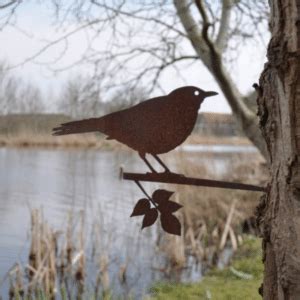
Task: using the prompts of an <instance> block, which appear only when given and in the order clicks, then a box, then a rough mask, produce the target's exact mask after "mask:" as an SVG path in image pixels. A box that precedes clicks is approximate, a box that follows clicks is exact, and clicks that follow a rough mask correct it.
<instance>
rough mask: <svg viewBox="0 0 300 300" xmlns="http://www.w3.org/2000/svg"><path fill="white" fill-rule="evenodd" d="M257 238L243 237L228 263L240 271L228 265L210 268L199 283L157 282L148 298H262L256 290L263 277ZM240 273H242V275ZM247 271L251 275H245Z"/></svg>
mask: <svg viewBox="0 0 300 300" xmlns="http://www.w3.org/2000/svg"><path fill="white" fill-rule="evenodd" d="M261 255H262V254H261V241H260V239H257V238H247V240H246V241H245V242H244V244H243V245H242V246H241V247H240V249H239V250H238V251H237V253H236V254H235V255H234V258H233V261H232V264H231V266H230V267H233V268H234V270H236V271H238V272H241V273H242V275H241V276H238V275H235V274H234V273H236V272H233V271H232V269H230V267H227V268H225V269H224V270H217V269H214V270H212V271H210V272H209V273H208V274H207V275H206V276H205V277H204V279H203V280H202V281H201V282H199V283H193V284H170V283H169V284H165V283H158V284H156V285H155V286H153V288H152V289H151V298H150V299H151V300H174V299H186V300H193V299H195V300H196V299H197V300H199V299H216V300H219V299H220V300H239V299H243V300H248V299H249V300H256V299H262V298H261V296H260V295H259V294H258V288H259V287H260V285H261V282H262V277H263V264H262V261H261ZM243 273H244V274H245V276H243ZM247 275H251V277H252V278H251V279H245V278H241V277H247Z"/></svg>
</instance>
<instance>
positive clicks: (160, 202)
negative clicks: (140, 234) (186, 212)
mask: <svg viewBox="0 0 300 300" xmlns="http://www.w3.org/2000/svg"><path fill="white" fill-rule="evenodd" d="M173 194H174V192H170V191H167V190H163V189H158V190H156V191H155V192H154V193H153V194H152V197H151V198H150V197H149V199H146V198H144V199H140V200H139V201H138V202H137V204H136V205H135V207H134V209H133V212H132V214H131V217H135V216H141V215H144V219H143V224H142V229H143V228H145V227H149V226H151V225H153V224H154V223H155V221H156V220H157V218H158V213H160V221H161V225H162V229H163V230H164V231H166V232H168V233H170V234H175V235H180V232H181V225H180V222H179V220H178V219H177V217H176V216H174V215H173V213H174V212H176V211H177V210H179V209H180V208H181V207H182V205H180V204H178V203H176V202H174V201H170V200H169V198H170V197H171V196H172V195H173ZM150 203H152V204H153V206H154V207H153V208H150V205H151V204H150Z"/></svg>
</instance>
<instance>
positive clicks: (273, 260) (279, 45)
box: [257, 0, 300, 300]
mask: <svg viewBox="0 0 300 300" xmlns="http://www.w3.org/2000/svg"><path fill="white" fill-rule="evenodd" d="M270 7H271V20H270V27H271V34H272V37H271V40H270V43H269V46H268V53H267V57H268V62H267V63H266V64H265V68H264V71H263V72H262V74H261V77H260V81H259V88H258V90H259V91H260V93H259V94H260V95H259V97H258V105H259V117H260V127H261V129H262V133H263V136H264V138H265V140H266V143H267V148H268V152H269V169H270V178H271V180H270V183H269V186H268V192H267V193H266V195H265V196H264V197H262V199H261V203H260V205H259V207H258V208H257V217H258V218H257V221H258V225H259V228H260V232H261V234H262V237H263V253H264V255H263V260H264V264H265V273H264V282H263V285H262V288H261V289H260V292H261V293H262V294H263V298H264V299H272V300H274V299H295V300H296V299H300V159H299V155H300V0H270Z"/></svg>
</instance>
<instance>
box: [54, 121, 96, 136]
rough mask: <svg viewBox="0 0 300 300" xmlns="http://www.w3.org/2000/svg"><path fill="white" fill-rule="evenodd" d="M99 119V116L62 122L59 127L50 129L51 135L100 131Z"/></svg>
mask: <svg viewBox="0 0 300 300" xmlns="http://www.w3.org/2000/svg"><path fill="white" fill-rule="evenodd" d="M101 121H102V120H101V119H100V118H92V119H86V120H80V121H73V122H68V123H63V124H61V125H60V126H59V127H55V128H53V129H52V131H53V132H52V135H66V134H74V133H85V132H94V131H101V127H102V122H101Z"/></svg>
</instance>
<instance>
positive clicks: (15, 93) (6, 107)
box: [0, 62, 45, 115]
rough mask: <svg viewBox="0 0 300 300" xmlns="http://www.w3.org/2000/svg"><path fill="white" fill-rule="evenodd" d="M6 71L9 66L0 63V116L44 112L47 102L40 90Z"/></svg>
mask: <svg viewBox="0 0 300 300" xmlns="http://www.w3.org/2000/svg"><path fill="white" fill-rule="evenodd" d="M6 69H7V64H5V63H3V62H0V114H3V115H4V114H11V113H41V112H43V111H44V109H45V102H44V101H43V97H42V94H41V92H40V90H39V89H38V88H37V87H35V86H34V85H33V84H32V83H25V82H24V80H22V79H20V78H18V77H17V76H15V75H11V74H9V73H8V72H7V71H6Z"/></svg>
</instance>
